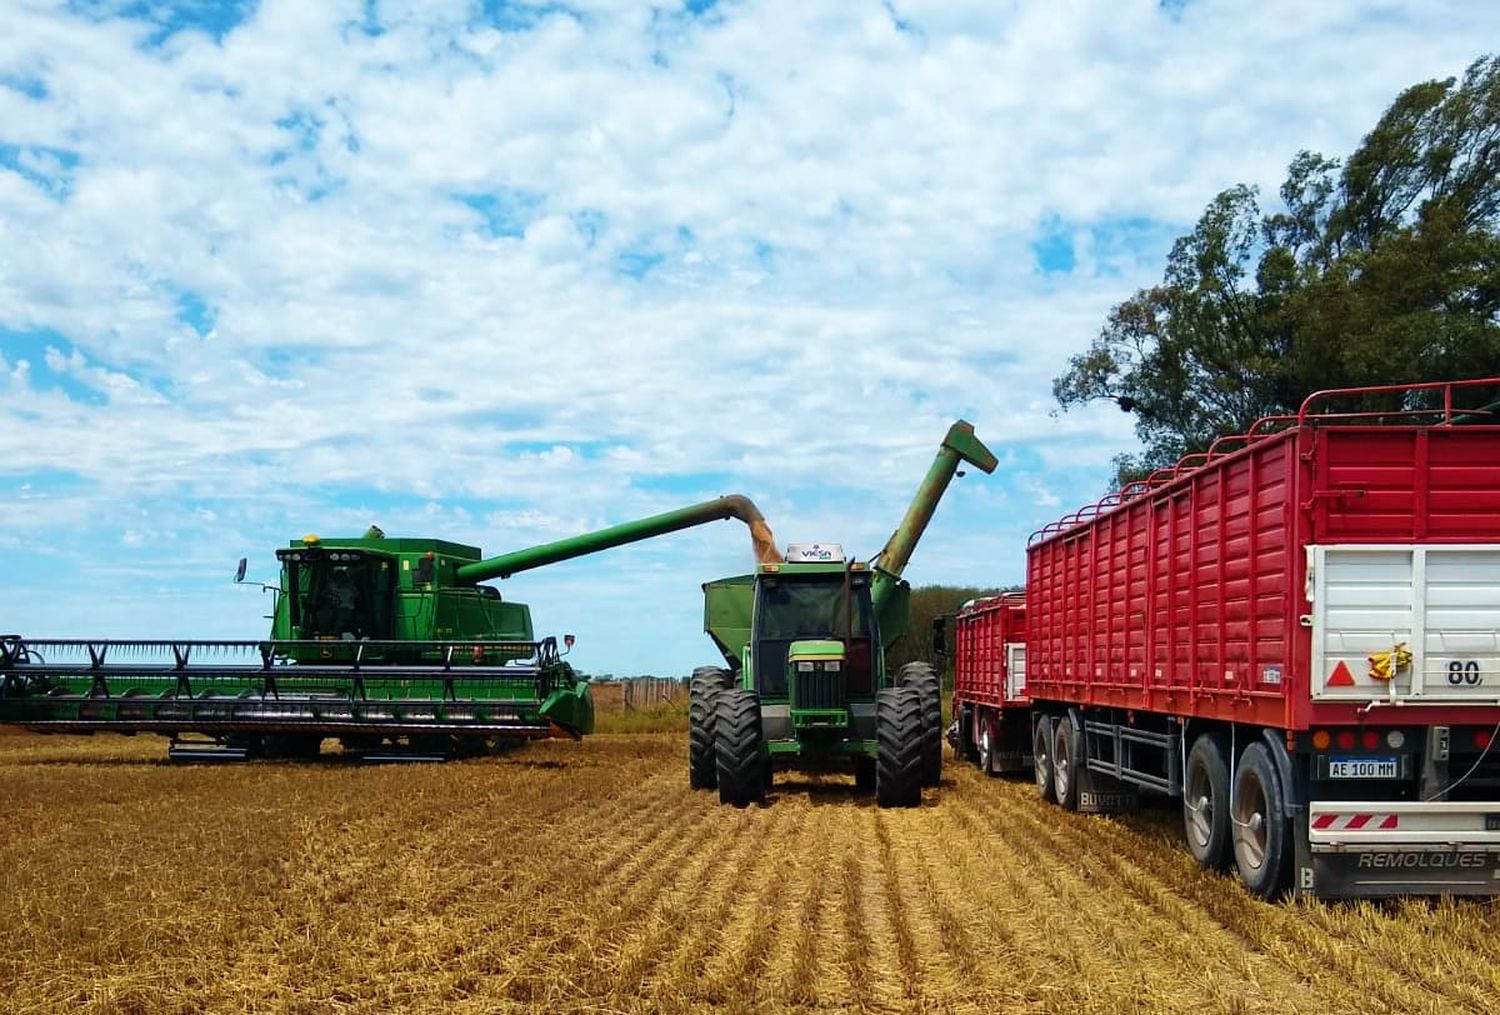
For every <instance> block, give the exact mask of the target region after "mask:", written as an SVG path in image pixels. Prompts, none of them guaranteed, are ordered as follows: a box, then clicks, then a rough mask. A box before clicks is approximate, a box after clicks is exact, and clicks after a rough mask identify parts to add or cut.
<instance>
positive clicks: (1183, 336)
mask: <svg viewBox="0 0 1500 1015" xmlns="http://www.w3.org/2000/svg"><path fill="white" fill-rule="evenodd" d="M1280 199H1281V200H1280V205H1281V207H1280V209H1279V210H1277V211H1275V212H1273V213H1270V214H1266V213H1263V212H1262V209H1261V207H1260V200H1259V194H1258V193H1257V191H1256V188H1254V187H1250V186H1246V185H1243V184H1240V185H1237V186H1234V187H1231V188H1229V189H1228V190H1226V191H1224V192H1223V193H1221V194H1219V195H1218V196H1217V197H1215V198H1214V199H1213V201H1211V202H1210V203H1209V205H1208V207H1207V208H1206V209H1205V210H1204V212H1203V215H1202V217H1201V218H1200V219H1199V220H1198V223H1197V225H1196V226H1195V227H1194V228H1193V231H1192V232H1191V233H1189V234H1188V235H1186V236H1182V237H1180V238H1179V239H1178V240H1177V241H1176V242H1175V243H1174V244H1173V245H1172V249H1171V252H1170V254H1169V255H1168V257H1167V266H1166V271H1165V273H1164V275H1163V278H1162V281H1161V283H1160V284H1158V285H1155V286H1152V287H1150V288H1147V289H1142V290H1140V291H1139V292H1137V293H1136V294H1135V295H1133V296H1132V297H1130V298H1129V299H1128V300H1126V301H1125V302H1123V303H1121V304H1120V305H1118V306H1116V307H1115V308H1114V309H1113V310H1112V311H1111V312H1110V315H1109V317H1108V319H1107V321H1106V322H1105V325H1104V327H1103V329H1102V331H1101V332H1100V334H1099V336H1098V338H1097V339H1095V341H1094V343H1093V345H1092V346H1091V347H1090V348H1089V349H1088V351H1086V352H1084V353H1082V354H1081V355H1079V356H1075V357H1074V358H1073V359H1072V360H1071V361H1070V363H1069V365H1068V370H1067V371H1066V372H1065V373H1064V374H1063V375H1062V376H1060V377H1058V378H1057V379H1056V380H1055V381H1054V382H1053V393H1054V395H1055V396H1056V397H1057V400H1058V402H1059V403H1060V404H1061V406H1062V407H1063V408H1065V409H1066V408H1070V407H1072V406H1075V405H1079V404H1082V403H1085V402H1090V401H1094V400H1098V399H1110V400H1114V401H1116V402H1118V403H1119V405H1120V406H1121V408H1123V409H1126V410H1127V411H1134V412H1135V413H1136V414H1137V418H1136V431H1137V435H1138V436H1139V437H1140V439H1141V441H1142V443H1143V444H1144V445H1145V452H1144V454H1143V455H1142V456H1141V457H1139V458H1129V457H1123V458H1121V459H1117V465H1118V466H1119V468H1120V474H1121V478H1124V479H1128V478H1131V476H1132V475H1136V474H1139V472H1140V471H1141V470H1143V469H1148V468H1151V467H1155V466H1158V465H1165V464H1170V463H1171V462H1173V461H1175V460H1176V459H1177V458H1178V457H1179V456H1181V455H1183V454H1186V453H1189V452H1193V451H1202V450H1204V449H1205V448H1206V447H1207V446H1208V445H1209V444H1210V443H1211V442H1212V441H1213V439H1214V438H1215V437H1217V436H1219V435H1220V434H1224V433H1240V432H1243V431H1244V430H1245V429H1247V428H1248V427H1249V426H1250V424H1251V423H1253V422H1254V421H1255V420H1256V419H1257V418H1258V417H1260V416H1264V415H1271V414H1275V413H1284V412H1295V411H1296V409H1297V407H1298V405H1299V404H1300V403H1301V401H1302V399H1303V398H1304V397H1305V396H1306V395H1308V394H1309V393H1311V392H1313V391H1317V390H1320V389H1325V388H1337V387H1348V386H1352V385H1372V384H1386V383H1399V382H1404V381H1420V380H1449V379H1459V378H1472V377H1482V376H1487V375H1493V374H1496V373H1500V232H1497V224H1500V222H1497V220H1500V57H1497V56H1487V57H1483V58H1481V59H1479V60H1477V61H1475V62H1474V63H1473V64H1472V65H1471V66H1470V67H1469V68H1468V70H1467V72H1466V73H1465V74H1464V76H1463V78H1462V80H1457V79H1453V78H1449V79H1448V80H1445V81H1428V82H1424V83H1422V84H1418V85H1414V86H1412V87H1411V88H1408V89H1407V90H1406V91H1404V92H1402V93H1401V95H1399V96H1398V97H1397V98H1396V100H1395V102H1393V103H1392V104H1391V106H1390V108H1388V109H1387V110H1386V111H1385V113H1384V115H1382V116H1381V118H1380V121H1379V122H1378V123H1377V124H1376V125H1375V127H1374V129H1373V130H1371V131H1370V132H1369V133H1368V134H1367V135H1366V136H1365V138H1364V140H1363V141H1362V142H1361V144H1360V146H1359V148H1358V149H1357V150H1356V151H1355V152H1354V153H1353V154H1352V155H1350V156H1349V157H1348V159H1346V160H1345V161H1344V162H1343V163H1342V164H1341V163H1340V162H1339V161H1337V160H1333V159H1328V158H1324V157H1323V156H1322V155H1319V154H1316V153H1314V152H1308V151H1303V152H1300V153H1298V154H1297V156H1296V157H1295V158H1293V159H1292V162H1291V164H1290V166H1289V167H1288V170H1287V177H1286V182H1285V183H1284V184H1283V185H1282V187H1281V191H1280ZM1490 397H1493V394H1491V396H1490ZM1367 407H1368V406H1367ZM1380 407H1381V408H1387V407H1401V408H1412V407H1414V406H1412V405H1410V404H1406V405H1402V406H1385V405H1381V406H1380Z"/></svg>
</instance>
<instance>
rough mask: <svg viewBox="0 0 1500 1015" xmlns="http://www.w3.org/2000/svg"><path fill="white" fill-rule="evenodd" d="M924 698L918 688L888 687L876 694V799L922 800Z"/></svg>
mask: <svg viewBox="0 0 1500 1015" xmlns="http://www.w3.org/2000/svg"><path fill="white" fill-rule="evenodd" d="M922 732H923V731H922V701H921V699H920V698H919V697H918V696H917V690H916V688H914V687H887V688H885V689H884V690H882V691H881V692H880V693H879V694H878V695H876V696H875V736H876V754H875V802H876V803H877V804H878V805H879V806H881V807H915V806H917V805H918V804H920V803H921V802H922Z"/></svg>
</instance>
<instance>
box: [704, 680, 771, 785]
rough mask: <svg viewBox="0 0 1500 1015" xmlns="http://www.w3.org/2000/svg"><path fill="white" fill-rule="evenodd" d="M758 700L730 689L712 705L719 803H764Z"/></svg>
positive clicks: (735, 689)
mask: <svg viewBox="0 0 1500 1015" xmlns="http://www.w3.org/2000/svg"><path fill="white" fill-rule="evenodd" d="M760 748H761V728H760V699H759V698H758V697H757V696H756V694H755V692H754V691H747V690H745V689H744V688H742V687H730V688H726V689H724V690H722V691H720V692H719V694H718V697H717V700H716V701H715V703H714V757H715V760H716V762H717V765H716V768H717V775H718V782H719V802H720V803H726V804H733V805H734V806H736V807H744V806H746V805H747V804H750V803H757V802H759V803H764V802H765V799H766V773H765V766H766V760H765V758H763V757H761V750H760Z"/></svg>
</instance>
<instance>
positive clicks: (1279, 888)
mask: <svg viewBox="0 0 1500 1015" xmlns="http://www.w3.org/2000/svg"><path fill="white" fill-rule="evenodd" d="M1229 759H1230V752H1229V748H1228V744H1227V742H1226V740H1225V738H1224V736H1223V734H1220V733H1217V732H1209V733H1202V734H1199V736H1198V739H1197V740H1195V741H1193V746H1192V749H1191V750H1190V751H1189V752H1188V757H1187V765H1186V766H1185V767H1186V772H1185V774H1184V777H1183V784H1182V827H1183V832H1184V834H1185V835H1186V837H1187V843H1188V851H1189V852H1191V853H1192V854H1193V858H1194V859H1195V860H1197V861H1198V862H1199V863H1200V864H1202V865H1203V866H1205V867H1207V868H1209V869H1211V870H1226V869H1228V867H1229V865H1230V863H1231V862H1233V864H1234V867H1235V869H1236V871H1237V872H1238V874H1239V879H1240V883H1241V884H1243V885H1244V886H1245V888H1246V889H1248V890H1249V891H1250V892H1252V893H1254V894H1255V895H1258V896H1260V897H1262V898H1267V899H1271V898H1276V897H1278V896H1280V895H1281V894H1282V893H1283V892H1285V891H1286V889H1287V887H1288V885H1289V884H1290V882H1291V870H1292V824H1291V821H1290V820H1289V815H1288V814H1287V813H1286V804H1285V800H1286V797H1285V795H1284V792H1283V789H1284V787H1283V786H1282V779H1281V775H1280V773H1279V772H1278V771H1277V768H1276V763H1275V761H1274V759H1273V758H1272V757H1271V751H1270V749H1269V748H1268V747H1267V746H1266V745H1265V744H1264V743H1260V742H1256V743H1252V744H1251V745H1250V746H1249V747H1246V748H1245V750H1244V751H1243V752H1241V754H1240V756H1239V761H1238V763H1237V764H1236V765H1235V770H1234V777H1233V779H1231V778H1230V775H1229Z"/></svg>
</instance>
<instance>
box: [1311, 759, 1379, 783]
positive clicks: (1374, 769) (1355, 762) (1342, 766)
mask: <svg viewBox="0 0 1500 1015" xmlns="http://www.w3.org/2000/svg"><path fill="white" fill-rule="evenodd" d="M1328 778H1330V779H1394V778H1396V759H1395V758H1329V759H1328Z"/></svg>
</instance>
